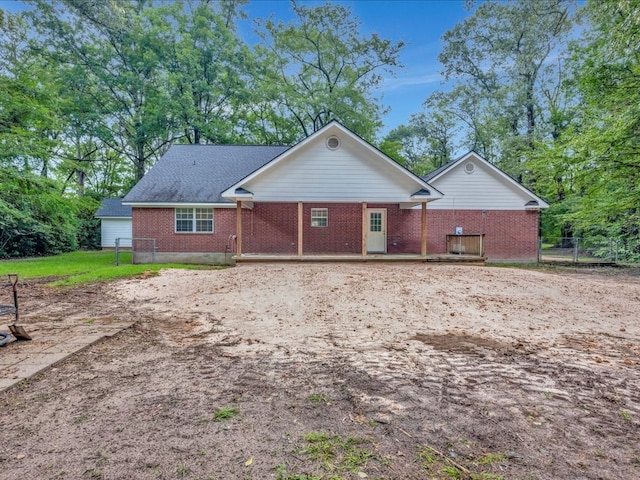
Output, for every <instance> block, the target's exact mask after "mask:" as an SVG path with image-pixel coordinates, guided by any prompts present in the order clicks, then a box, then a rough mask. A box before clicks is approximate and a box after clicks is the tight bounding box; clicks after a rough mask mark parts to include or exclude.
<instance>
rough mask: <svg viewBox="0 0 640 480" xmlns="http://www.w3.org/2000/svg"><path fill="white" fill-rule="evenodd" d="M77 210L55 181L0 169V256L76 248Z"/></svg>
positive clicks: (12, 169) (27, 254)
mask: <svg viewBox="0 0 640 480" xmlns="http://www.w3.org/2000/svg"><path fill="white" fill-rule="evenodd" d="M94 205H95V204H94ZM77 213H78V206H77V202H76V201H75V200H74V199H70V198H65V197H63V196H62V195H60V190H59V186H58V185H57V184H56V183H55V182H54V181H52V180H49V179H47V178H44V177H42V176H38V175H34V174H31V173H24V172H19V171H18V170H17V169H15V168H1V169H0V257H3V258H6V257H16V256H34V255H45V254H47V255H50V254H55V253H62V252H67V251H71V250H74V249H76V248H77V247H78V231H79V220H78V217H77Z"/></svg>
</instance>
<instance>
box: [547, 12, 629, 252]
mask: <svg viewBox="0 0 640 480" xmlns="http://www.w3.org/2000/svg"><path fill="white" fill-rule="evenodd" d="M584 13H585V14H586V17H587V19H588V21H589V23H590V28H588V29H586V38H585V39H584V40H583V41H581V42H580V43H578V44H576V45H575V48H574V53H575V56H574V63H575V65H574V69H575V72H576V75H575V77H574V79H573V82H572V87H574V88H575V89H576V91H577V93H578V94H579V96H580V97H579V99H580V108H579V109H576V115H575V117H574V118H573V119H572V121H571V122H570V124H569V127H568V128H567V129H565V131H564V132H563V134H562V135H561V136H560V137H559V138H558V141H557V142H556V143H555V144H554V145H553V148H550V149H549V150H548V155H549V158H550V160H551V161H550V162H548V163H546V162H545V163H543V162H542V160H541V161H540V162H539V164H540V163H541V164H542V165H539V167H540V168H539V169H540V170H543V169H544V168H546V169H553V174H552V175H550V176H551V177H552V178H554V179H555V181H554V182H549V183H550V185H551V187H550V188H551V189H553V190H554V193H555V194H556V197H557V198H558V199H560V200H561V206H560V207H559V209H560V210H561V212H560V213H561V215H560V216H559V217H560V221H559V223H560V224H568V225H570V226H571V229H572V230H574V233H575V234H576V235H602V236H614V237H619V238H622V239H623V240H624V241H625V244H626V246H627V247H626V248H627V249H628V250H629V252H627V253H630V254H632V255H635V257H636V258H640V50H639V49H638V45H640V4H638V3H637V2H630V1H627V0H616V1H614V0H611V1H608V2H599V1H591V2H589V3H587V5H586V7H585V8H584Z"/></svg>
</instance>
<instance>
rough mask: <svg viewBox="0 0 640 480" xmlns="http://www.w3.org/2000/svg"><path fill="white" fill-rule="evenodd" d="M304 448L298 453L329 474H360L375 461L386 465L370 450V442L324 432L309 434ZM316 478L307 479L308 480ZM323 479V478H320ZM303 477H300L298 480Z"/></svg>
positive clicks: (292, 479)
mask: <svg viewBox="0 0 640 480" xmlns="http://www.w3.org/2000/svg"><path fill="white" fill-rule="evenodd" d="M303 440H304V442H305V445H304V447H303V448H302V450H301V451H300V452H299V453H301V454H302V455H305V456H306V457H307V458H308V459H310V460H313V461H315V462H317V464H318V466H319V467H320V468H322V469H323V470H325V471H327V472H329V473H330V474H332V475H333V474H336V473H339V472H351V473H356V472H360V471H361V470H362V469H363V468H364V467H366V465H367V463H369V462H370V461H376V462H378V463H382V464H386V462H385V461H384V459H382V458H380V457H378V456H377V455H376V454H375V453H374V452H373V451H372V450H371V449H370V448H368V446H369V444H370V442H369V441H368V440H366V439H363V438H357V437H346V438H343V437H340V436H339V435H331V434H328V433H326V432H309V433H307V434H306V435H305V436H304V437H303ZM284 478H287V480H294V479H295V480H298V479H296V477H291V476H289V477H284ZM312 478H316V477H309V479H312ZM320 478H323V479H324V478H325V477H320ZM328 478H329V479H340V478H341V477H340V476H330V477H328ZM303 479H305V477H300V480H303Z"/></svg>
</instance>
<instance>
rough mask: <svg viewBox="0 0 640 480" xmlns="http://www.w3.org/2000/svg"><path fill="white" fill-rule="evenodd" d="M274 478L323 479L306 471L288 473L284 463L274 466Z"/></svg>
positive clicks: (281, 479)
mask: <svg viewBox="0 0 640 480" xmlns="http://www.w3.org/2000/svg"><path fill="white" fill-rule="evenodd" d="M276 480H323V478H322V477H317V476H315V475H311V474H308V473H301V474H289V473H288V472H287V466H286V465H278V466H277V467H276Z"/></svg>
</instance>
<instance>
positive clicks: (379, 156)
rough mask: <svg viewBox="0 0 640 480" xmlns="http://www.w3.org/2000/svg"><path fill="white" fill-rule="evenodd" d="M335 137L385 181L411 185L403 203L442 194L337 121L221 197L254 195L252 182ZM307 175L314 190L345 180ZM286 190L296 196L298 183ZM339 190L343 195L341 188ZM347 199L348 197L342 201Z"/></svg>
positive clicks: (354, 177) (357, 181)
mask: <svg viewBox="0 0 640 480" xmlns="http://www.w3.org/2000/svg"><path fill="white" fill-rule="evenodd" d="M336 135H337V136H340V137H342V138H344V139H349V141H350V142H351V144H352V146H354V148H356V149H357V151H358V154H357V155H358V156H359V157H360V158H362V159H366V162H367V163H369V164H371V165H372V164H376V165H378V166H381V167H383V170H384V172H386V174H387V175H388V182H391V181H392V180H391V177H394V178H396V180H397V179H398V178H401V179H403V180H402V181H403V182H404V183H405V184H411V185H412V186H413V187H414V188H415V190H413V191H416V193H415V194H414V195H413V196H411V193H408V194H407V200H408V199H409V198H413V199H415V198H418V197H420V198H422V199H427V198H428V200H427V201H431V200H436V199H439V198H441V197H442V196H443V194H442V192H440V191H439V190H438V189H436V188H434V187H433V186H432V185H429V184H428V183H427V182H425V181H424V180H423V179H421V178H420V177H418V176H417V175H415V174H414V173H413V172H411V171H410V170H408V169H406V168H405V167H403V166H402V165H400V164H399V163H397V162H396V161H394V160H393V159H391V158H390V157H389V156H388V155H386V154H385V153H383V152H382V151H380V150H379V149H377V148H376V147H374V146H373V145H371V144H370V143H368V142H367V141H365V140H364V139H362V138H361V137H359V136H358V135H357V134H355V133H354V132H352V131H351V130H349V129H348V128H346V127H345V126H344V125H342V124H341V123H339V122H338V121H336V120H332V121H331V122H329V123H328V124H326V125H325V126H324V127H322V128H321V129H320V130H317V131H316V132H314V133H312V134H311V135H309V136H308V137H306V138H305V139H304V140H302V141H300V142H299V143H297V144H296V145H294V146H293V147H291V148H290V149H288V150H287V151H285V152H283V153H282V154H281V155H279V156H277V157H275V158H274V159H273V160H271V161H270V162H267V163H265V164H264V165H263V166H261V167H260V168H258V169H256V170H255V171H253V172H251V173H250V174H249V175H247V176H246V177H244V178H242V179H241V180H240V181H238V182H236V183H234V184H232V185H230V186H229V188H227V189H226V190H225V191H224V192H223V193H222V195H223V197H225V198H228V199H236V198H239V197H238V192H241V194H242V196H243V197H244V196H245V195H247V194H249V195H251V194H252V193H254V192H252V188H251V187H250V185H255V184H256V181H259V180H260V179H265V178H267V177H269V176H271V175H276V173H274V172H278V174H279V173H280V170H279V167H280V166H281V165H290V163H288V162H290V161H293V160H294V159H298V160H299V159H300V158H299V154H300V152H305V154H306V153H307V152H308V151H309V150H308V148H311V146H313V145H318V144H319V143H321V142H324V141H325V140H326V141H328V139H330V138H331V137H333V138H337V137H336ZM328 148H329V150H335V148H331V147H330V146H329V147H328ZM336 148H337V147H336ZM314 154H316V155H319V152H317V151H315V152H314ZM315 160H317V158H316V159H309V158H308V159H307V160H306V163H305V164H304V165H309V162H311V163H313V162H314V161H315ZM334 166H336V167H337V166H338V165H337V164H336V165H334ZM330 168H331V167H330V166H329V167H325V168H324V170H323V173H324V172H327V171H328V169H330ZM315 173H318V172H315ZM311 175H312V173H310V174H308V176H307V178H304V180H305V182H306V181H308V180H309V178H311V179H312V180H313V181H314V182H315V185H314V186H315V187H318V186H320V185H326V187H328V188H330V187H336V183H337V182H338V181H344V180H345V178H346V177H340V178H336V177H333V178H329V177H331V175H322V176H321V178H320V177H315V178H314V177H312V176H311ZM327 180H329V182H327ZM331 180H334V181H336V183H333V184H331ZM323 181H324V182H327V183H325V184H323V183H322V182H323ZM346 181H354V183H352V185H353V186H354V187H355V186H356V184H359V185H362V183H363V182H365V181H366V180H364V177H361V176H360V175H357V174H353V175H350V176H349V177H348V178H346ZM405 187H406V185H405ZM289 188H291V189H293V190H295V191H296V192H298V193H300V191H301V189H300V185H299V184H294V183H292V184H290V185H289ZM337 188H340V187H337ZM342 191H343V192H344V189H343V190H342ZM418 192H419V193H418ZM307 193H308V192H307ZM371 193H372V195H371V196H372V197H375V191H374V192H371ZM347 197H348V195H347V196H346V197H345V198H347ZM348 201H354V199H353V198H351V199H350V200H348ZM360 201H364V199H363V198H362V199H360Z"/></svg>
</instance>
